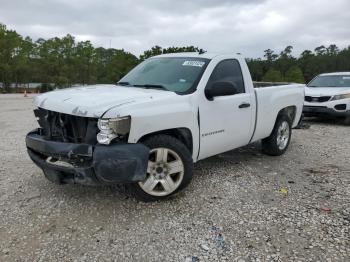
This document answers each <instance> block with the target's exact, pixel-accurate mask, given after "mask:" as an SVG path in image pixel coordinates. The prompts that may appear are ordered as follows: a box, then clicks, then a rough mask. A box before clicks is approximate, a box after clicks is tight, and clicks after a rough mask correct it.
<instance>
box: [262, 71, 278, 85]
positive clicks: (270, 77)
mask: <svg viewBox="0 0 350 262" xmlns="http://www.w3.org/2000/svg"><path fill="white" fill-rule="evenodd" d="M262 80H263V81H265V82H282V81H283V77H282V74H281V72H280V71H278V70H275V69H272V68H271V69H269V71H267V72H266V74H265V75H264V76H263V79H262Z"/></svg>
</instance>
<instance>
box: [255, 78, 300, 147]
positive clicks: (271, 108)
mask: <svg viewBox="0 0 350 262" xmlns="http://www.w3.org/2000/svg"><path fill="white" fill-rule="evenodd" d="M304 87H305V85H302V84H289V85H278V86H265V87H264V88H254V91H255V94H256V96H255V97H256V104H257V109H256V110H257V113H256V118H255V132H254V135H253V138H252V142H253V141H257V140H259V139H262V138H265V137H268V136H269V135H270V134H271V132H272V129H273V127H274V124H275V122H276V117H277V115H278V113H279V111H280V110H281V109H282V108H286V107H288V106H293V107H294V108H295V109H296V112H295V118H294V121H293V123H292V127H295V126H296V125H297V124H298V122H299V118H300V116H301V113H302V108H303V102H304Z"/></svg>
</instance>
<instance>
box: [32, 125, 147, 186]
mask: <svg viewBox="0 0 350 262" xmlns="http://www.w3.org/2000/svg"><path fill="white" fill-rule="evenodd" d="M26 145H27V150H28V154H29V156H30V158H31V159H32V161H33V162H34V163H35V164H36V165H37V166H38V167H40V168H41V169H42V170H43V172H44V174H45V176H46V178H47V179H49V180H50V181H52V182H55V183H58V184H84V185H103V184H105V185H106V184H109V185H110V184H121V183H132V182H138V181H142V180H144V179H145V177H146V170H147V164H148V155H149V148H148V147H146V146H144V145H142V144H112V145H108V146H105V145H99V144H98V145H89V144H74V143H63V142H56V141H49V140H45V138H44V137H43V136H42V135H40V129H37V130H34V131H32V132H30V133H29V134H28V135H27V136H26ZM49 157H51V158H53V159H55V160H56V159H58V160H59V161H56V162H52V161H48V158H49ZM72 163H73V164H72Z"/></svg>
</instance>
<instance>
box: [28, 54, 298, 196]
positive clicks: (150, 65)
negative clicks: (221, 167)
mask: <svg viewBox="0 0 350 262" xmlns="http://www.w3.org/2000/svg"><path fill="white" fill-rule="evenodd" d="M303 102H304V85H283V86H271V87H264V88H257V89H256V88H254V86H253V82H252V79H251V76H250V73H249V70H248V67H247V64H246V62H245V60H244V59H243V58H242V57H241V56H240V55H233V54H228V55H218V54H208V53H205V54H199V53H178V54H167V55H161V56H156V57H152V58H150V59H148V60H146V61H144V62H143V63H141V64H139V65H138V66H137V67H135V68H134V69H133V70H132V71H130V72H129V73H128V74H127V75H126V76H125V77H123V78H122V79H121V80H120V82H118V83H117V84H116V85H94V86H87V87H79V88H70V89H64V90H58V91H53V92H49V93H45V94H42V95H40V96H37V97H36V99H35V105H36V109H35V111H34V112H35V116H36V117H37V120H38V122H39V125H40V128H38V129H36V130H34V131H32V132H30V133H29V134H28V135H27V137H26V145H27V149H28V153H29V155H30V157H31V159H32V160H33V161H34V162H35V163H36V164H37V165H38V166H39V167H40V168H41V169H42V170H43V171H44V174H45V176H46V177H47V178H48V179H49V180H51V181H53V182H56V183H59V184H66V183H79V184H85V185H101V184H105V185H106V184H107V185H110V184H124V185H126V188H128V191H129V192H130V193H132V194H133V195H134V196H136V197H137V198H139V199H141V200H143V201H154V200H158V199H162V198H165V197H168V196H170V195H172V194H174V193H176V192H178V191H180V190H181V189H184V188H185V187H186V186H187V185H188V184H189V183H190V181H191V179H192V169H193V163H195V162H197V161H199V160H202V159H205V158H207V157H210V156H213V155H216V154H220V153H222V152H225V151H229V150H232V149H235V148H238V147H241V146H245V145H247V144H249V143H252V142H255V141H258V140H262V150H263V152H265V153H267V154H269V155H275V156H277V155H281V154H283V153H284V152H285V151H286V149H287V148H288V145H289V143H290V138H291V132H292V128H293V127H295V126H296V125H297V124H298V121H299V119H300V116H301V113H302V108H303Z"/></svg>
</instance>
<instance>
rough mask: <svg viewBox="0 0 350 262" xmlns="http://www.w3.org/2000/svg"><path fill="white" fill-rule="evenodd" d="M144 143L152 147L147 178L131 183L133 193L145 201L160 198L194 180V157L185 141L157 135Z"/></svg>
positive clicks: (130, 190) (173, 192)
mask: <svg viewBox="0 0 350 262" xmlns="http://www.w3.org/2000/svg"><path fill="white" fill-rule="evenodd" d="M144 144H145V145H146V146H148V147H149V148H150V154H149V159H148V166H147V174H146V179H145V180H144V181H140V182H138V183H134V184H130V185H128V186H127V187H128V189H129V190H128V191H129V193H130V194H131V195H133V196H135V197H136V198H137V199H139V200H141V201H145V202H150V201H156V200H160V199H163V198H166V197H169V196H170V195H173V194H175V193H177V192H179V191H180V190H182V189H184V188H185V187H186V186H187V185H188V184H189V183H190V182H191V179H192V173H193V171H192V170H193V161H192V156H191V154H190V152H189V150H188V149H187V147H186V146H185V145H184V144H183V143H182V142H181V141H179V140H178V139H176V138H174V137H172V136H168V135H156V136H153V137H150V138H148V139H147V140H145V141H144Z"/></svg>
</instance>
